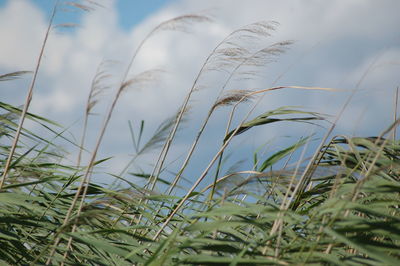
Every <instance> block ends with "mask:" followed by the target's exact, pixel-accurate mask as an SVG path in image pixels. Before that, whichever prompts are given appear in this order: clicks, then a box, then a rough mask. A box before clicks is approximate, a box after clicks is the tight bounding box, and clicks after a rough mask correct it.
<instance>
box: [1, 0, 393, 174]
mask: <svg viewBox="0 0 400 266" xmlns="http://www.w3.org/2000/svg"><path fill="white" fill-rule="evenodd" d="M53 3H54V1H51V0H8V1H7V0H0V36H2V37H1V38H2V40H1V50H0V73H9V72H13V71H20V70H33V69H34V67H35V64H36V60H37V56H38V53H39V50H40V46H41V43H42V41H43V38H44V34H45V29H46V26H47V23H48V20H49V16H50V13H51V10H52V6H53ZM86 3H88V2H86ZM97 3H99V4H100V5H99V6H94V5H90V3H89V4H88V5H90V6H91V7H93V9H92V10H90V12H85V11H82V10H77V9H73V8H72V7H71V6H64V7H65V8H67V10H65V8H64V9H60V10H59V11H58V13H57V14H56V18H55V25H61V24H66V23H69V24H72V23H73V24H76V27H73V28H72V29H66V28H62V27H54V28H53V30H52V31H51V35H50V38H49V40H48V44H47V46H46V50H45V56H44V58H43V62H42V65H41V68H40V72H39V76H38V80H37V84H36V87H35V92H34V97H33V100H32V104H31V108H30V111H31V112H33V113H36V114H38V115H42V116H45V117H48V118H50V119H53V120H55V121H57V122H59V123H61V124H62V125H63V126H65V127H66V128H68V134H69V136H70V137H71V138H72V139H74V140H76V141H78V140H79V138H80V136H81V129H82V121H83V113H84V108H85V102H86V99H87V95H88V93H89V89H90V84H91V82H92V80H93V78H94V76H95V74H96V70H97V69H98V66H99V65H100V64H101V63H102V62H104V61H106V62H111V61H112V63H111V65H110V66H109V67H108V68H107V71H109V73H110V75H111V77H110V78H109V80H107V82H109V84H110V85H115V84H117V83H118V81H119V79H120V78H121V76H122V73H124V69H125V68H126V67H127V65H128V62H129V59H130V58H131V57H132V55H133V53H134V51H135V49H136V48H137V47H138V45H139V43H140V42H141V40H143V38H144V37H145V36H146V34H147V33H149V32H150V31H151V30H152V29H153V28H154V27H156V26H157V25H158V24H159V23H161V22H163V21H165V20H168V19H171V18H174V17H176V16H180V15H184V14H201V15H206V16H209V17H210V18H212V22H203V23H197V24H193V25H190V27H189V28H190V30H189V31H190V33H189V34H188V33H187V32H179V31H164V32H160V33H158V34H156V35H155V36H153V37H152V38H150V39H149V40H148V41H147V42H146V43H145V45H144V46H143V48H142V49H141V51H140V52H139V54H138V57H137V58H136V60H135V61H134V63H133V65H132V67H131V69H130V71H129V76H130V77H133V76H134V75H136V74H138V73H140V72H142V71H145V70H149V69H152V68H157V69H163V72H162V73H161V74H160V77H159V79H158V81H157V82H154V83H152V84H148V86H146V87H145V88H140V89H137V88H134V89H132V90H129V91H127V92H126V93H124V94H123V97H122V98H121V99H120V101H119V103H118V106H117V108H116V110H115V113H114V116H113V119H112V121H111V123H110V126H109V129H108V131H107V133H106V136H105V140H104V143H103V145H102V147H101V149H100V154H99V157H100V158H104V157H108V156H110V154H111V155H113V156H114V157H113V159H111V160H110V162H108V164H105V165H106V166H105V168H104V169H106V171H110V172H118V171H119V170H120V169H122V168H123V167H124V166H125V165H126V163H127V161H129V159H130V158H131V157H130V156H132V154H134V149H133V145H132V142H131V136H130V133H129V126H128V121H131V122H132V124H133V126H134V129H135V130H137V129H138V127H139V125H140V121H141V120H145V131H144V132H145V134H144V140H146V139H148V138H149V137H150V136H151V134H152V132H154V130H155V129H156V128H157V126H158V125H159V124H160V123H161V122H162V121H163V120H164V119H166V118H168V117H170V116H171V115H173V114H174V113H175V112H176V111H177V110H178V108H179V106H180V105H181V104H182V102H183V99H184V97H185V95H186V94H187V92H188V90H189V89H190V87H191V86H192V84H193V81H194V79H195V77H196V75H197V74H198V72H199V70H200V68H201V66H202V64H203V63H204V61H205V59H206V58H207V56H208V55H209V54H210V52H211V51H212V50H213V49H214V48H215V46H216V45H217V44H218V43H219V42H220V41H221V40H223V39H224V38H225V37H226V36H227V35H228V34H229V33H230V32H232V31H234V30H235V29H238V28H240V27H242V26H244V25H248V24H250V23H254V22H257V21H274V22H278V23H279V26H277V27H276V30H275V31H274V32H271V33H272V35H271V36H270V37H268V38H260V40H258V41H257V42H254V43H250V44H247V45H249V49H250V48H251V49H257V47H264V46H268V45H271V44H273V43H275V42H281V41H287V40H291V41H293V44H292V45H291V46H290V48H289V49H288V50H287V52H285V53H284V54H282V55H280V56H279V57H277V58H276V60H274V62H271V63H269V64H267V65H266V66H263V67H260V68H259V69H257V70H258V75H257V76H255V77H253V78H252V79H251V80H247V79H234V80H232V81H231V82H230V83H229V84H228V86H227V87H228V88H227V89H246V88H268V87H270V86H273V85H279V86H291V85H293V86H317V87H329V88H337V89H340V91H337V92H317V91H314V92H311V91H296V90H282V91H278V92H271V93H268V95H266V96H265V97H264V98H263V99H262V100H261V102H260V104H259V105H258V106H257V108H256V109H255V111H254V112H253V113H252V115H251V117H255V116H257V115H259V114H261V113H263V112H265V111H267V110H272V109H274V108H277V107H280V106H289V105H295V106H303V107H304V108H306V109H307V110H310V111H311V110H312V111H317V112H321V113H324V114H327V115H330V118H329V119H328V120H329V121H331V122H332V121H333V120H334V117H335V116H336V115H337V113H338V112H339V111H340V109H341V106H343V104H344V102H345V100H346V98H347V97H348V96H349V94H350V92H351V91H352V90H354V89H359V91H358V92H357V93H356V94H355V97H354V98H353V100H352V102H351V103H350V105H349V107H348V108H347V109H346V111H345V113H344V114H343V116H342V117H341V119H340V120H339V122H338V125H337V129H336V131H335V134H345V135H350V136H356V135H357V136H371V135H379V133H380V132H381V131H382V130H383V129H385V128H387V127H388V126H389V125H390V123H391V122H392V121H393V113H394V104H393V103H394V94H395V90H396V87H398V86H400V78H399V77H400V75H399V74H398V73H399V70H400V31H399V29H398V25H400V17H399V16H398V10H400V2H399V1H397V0H381V1H373V0H352V1H348V0H331V1H324V0H309V1H300V0H290V1H273V0H246V1H239V0H202V1H196V0H170V1H167V0H148V1H130V0H98V1H97ZM220 70H223V69H220ZM30 78H31V76H29V75H28V76H26V77H24V78H23V79H20V80H16V81H12V82H6V83H2V84H0V95H1V97H0V98H1V101H5V102H7V103H10V104H14V105H22V104H23V102H24V97H25V94H26V91H27V89H28V86H29V82H30ZM226 79H227V74H226V73H225V72H224V71H209V72H207V73H206V74H204V75H203V76H202V78H201V79H200V81H199V84H200V85H201V89H200V90H199V91H196V92H195V93H194V95H193V97H192V99H191V102H190V105H191V111H190V113H189V116H188V122H186V123H185V126H184V127H183V129H182V130H181V131H180V133H179V138H178V140H177V141H176V142H175V143H174V145H173V149H172V151H171V154H170V156H169V159H168V161H169V162H171V165H175V168H176V167H178V166H179V164H180V163H181V161H182V158H183V157H184V155H185V154H186V153H187V150H188V149H189V145H190V143H191V142H192V141H193V139H194V136H195V134H196V132H197V130H198V128H199V126H200V122H201V121H203V119H204V118H205V116H206V114H207V112H208V110H209V108H210V107H211V106H212V104H213V103H214V101H215V97H216V95H217V94H218V91H219V90H220V88H221V86H222V85H223V84H224V81H225V80H226ZM113 93H114V91H113V89H110V90H108V91H107V92H105V93H104V95H102V97H101V100H100V104H99V105H98V106H96V109H95V111H96V113H97V114H98V115H96V116H93V117H91V120H90V127H89V132H88V136H89V137H88V146H87V149H88V150H91V149H92V148H93V144H94V140H95V139H96V136H97V134H98V131H99V127H100V126H101V123H102V121H103V115H104V111H105V110H106V108H107V106H108V105H109V104H110V100H111V99H112V95H113ZM250 107H251V104H249V105H244V106H242V107H241V108H240V110H241V112H240V115H238V117H236V120H235V121H236V122H238V121H240V119H241V118H242V117H243V116H244V115H245V113H246V111H247V110H248V109H249V108H250ZM229 112H230V109H229V107H225V108H221V109H218V110H217V112H216V113H215V114H214V115H213V117H212V118H211V120H210V124H209V126H208V127H207V130H206V132H205V135H204V137H203V138H202V140H201V142H200V148H199V149H198V150H197V151H196V153H195V157H194V158H195V159H194V160H193V162H194V163H192V164H191V165H189V167H188V171H187V175H189V176H191V175H194V173H196V172H198V171H200V170H201V169H203V168H204V167H205V166H206V165H207V164H208V162H209V160H210V158H211V157H212V155H213V154H215V152H216V151H217V148H218V147H219V146H220V144H221V140H222V138H223V134H224V126H225V123H226V120H227V116H228V115H229ZM322 126H324V128H323V127H322V128H318V127H317V128H314V127H311V126H310V125H306V126H305V125H292V124H284V123H282V124H279V125H272V126H265V127H259V128H257V129H254V130H250V131H249V132H246V133H244V134H243V135H242V136H240V137H238V138H237V139H236V140H235V141H234V142H233V143H232V149H231V152H232V153H233V156H232V157H231V164H233V162H234V161H238V160H241V159H245V158H251V156H252V154H253V152H254V150H255V149H260V150H262V151H263V156H264V157H265V156H268V155H271V154H272V153H273V152H274V151H277V150H279V149H282V148H283V147H284V146H285V145H286V146H288V145H290V144H292V143H294V142H295V141H296V140H297V139H298V138H299V137H300V136H305V135H309V134H311V133H313V132H315V131H317V132H318V133H319V134H320V135H323V133H324V132H325V131H326V128H327V127H328V126H329V122H326V123H325V124H322ZM32 127H34V126H32ZM36 130H40V129H36ZM324 130H325V131H324ZM271 143H274V144H271ZM65 145H67V144H66V143H65ZM235 147H240V148H235ZM311 147H312V146H311ZM261 148H262V149H261ZM68 150H69V155H68V158H69V160H70V162H71V163H72V162H74V161H75V160H76V155H77V151H76V148H75V149H74V148H73V147H69V148H68ZM310 152H311V151H310ZM155 154H157V151H154V152H152V153H150V154H148V155H145V156H143V157H142V158H140V160H139V162H141V165H150V164H151V162H152V160H151V158H153V157H154V155H155ZM85 158H87V155H86V157H85ZM247 166H248V165H247ZM142 168H144V169H145V170H146V171H148V169H150V168H151V167H150V166H149V167H142ZM131 170H132V171H139V170H138V169H135V168H133V169H131ZM107 178H108V177H104V176H103V177H102V180H105V179H107ZM188 178H189V179H190V177H188Z"/></svg>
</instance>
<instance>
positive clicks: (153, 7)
mask: <svg viewBox="0 0 400 266" xmlns="http://www.w3.org/2000/svg"><path fill="white" fill-rule="evenodd" d="M9 1H12V0H0V7H4V5H5V4H6V3H7V2H9ZM61 2H62V1H61ZM172 2H174V0H151V1H132V0H119V1H117V3H116V7H117V10H118V14H119V17H118V18H119V19H118V22H119V25H120V27H121V28H122V29H124V30H130V29H132V27H133V26H135V25H136V24H138V23H139V22H141V21H143V20H144V19H145V18H146V17H147V16H148V15H149V14H151V13H153V12H155V11H157V10H159V9H161V8H163V7H164V6H165V5H167V4H169V3H172ZM32 3H33V4H35V5H36V6H38V7H39V8H40V9H41V10H43V12H45V13H46V14H47V15H49V14H50V13H51V10H52V9H53V7H54V3H55V1H54V0H32ZM81 16H82V13H80V12H70V13H69V14H68V13H63V14H62V15H61V16H58V17H57V20H58V21H69V22H72V21H74V22H78V21H79V18H80V17H81ZM64 23H65V22H64Z"/></svg>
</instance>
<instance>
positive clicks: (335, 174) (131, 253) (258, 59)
mask: <svg viewBox="0 0 400 266" xmlns="http://www.w3.org/2000/svg"><path fill="white" fill-rule="evenodd" d="M63 4H65V3H61V2H58V1H57V3H56V4H55V7H54V11H53V14H52V17H51V20H50V22H49V26H48V30H47V32H46V34H45V38H44V41H43V45H42V48H41V51H40V54H39V56H38V61H37V65H36V69H35V70H34V72H33V78H32V82H31V86H30V87H29V88H28V92H27V97H26V102H25V104H24V106H23V107H22V108H20V107H16V106H11V105H9V104H7V103H5V102H0V109H1V110H2V111H1V113H0V139H1V141H0V165H1V169H2V171H1V172H2V177H1V181H0V245H1V248H0V262H1V264H6V265H309V264H310V265H398V264H399V263H400V212H399V205H400V194H399V192H400V171H399V170H400V142H399V140H398V139H397V137H396V128H397V126H398V124H399V122H400V121H399V119H398V118H397V113H396V111H395V112H394V119H393V123H392V124H391V125H387V128H383V129H382V130H381V133H380V134H378V135H377V136H371V137H354V136H344V135H336V136H332V135H331V134H332V132H333V129H334V128H335V126H336V122H337V119H339V118H340V117H341V116H342V113H343V111H344V110H345V109H346V107H347V105H348V104H349V103H350V101H351V99H352V98H353V97H354V93H353V94H351V95H350V96H349V98H348V99H347V100H346V102H345V103H344V105H343V108H342V109H341V110H338V114H337V115H336V118H335V120H334V122H333V123H331V124H330V125H329V128H328V129H325V128H321V132H320V133H321V134H322V135H323V136H324V137H323V138H322V139H320V140H319V141H318V142H317V145H316V147H317V148H316V149H315V150H314V151H313V152H312V153H311V155H310V152H309V150H310V148H309V144H310V143H311V142H312V141H314V142H315V140H314V139H313V136H304V137H301V138H300V139H298V141H295V142H294V143H288V144H287V147H285V148H283V149H281V150H279V151H276V152H274V153H273V154H269V155H265V154H264V155H259V154H258V153H257V152H256V151H255V152H254V158H248V161H250V162H253V163H252V167H251V168H249V169H247V170H242V171H236V170H233V169H234V168H235V167H234V165H233V166H232V167H231V169H232V170H231V171H228V172H226V173H223V171H222V168H223V166H224V158H225V157H226V155H225V154H224V153H225V151H226V150H227V148H228V147H230V145H231V143H232V140H234V139H235V138H236V137H237V136H238V135H242V136H245V135H246V134H247V131H256V130H258V128H259V127H268V126H270V125H271V124H275V123H278V124H279V123H280V122H285V123H290V124H293V125H294V126H295V125H296V124H297V123H311V124H318V123H320V122H322V121H325V119H326V116H325V115H324V114H320V113H317V112H311V111H305V110H304V109H302V108H300V107H292V106H282V107H280V108H277V109H274V110H266V111H265V112H263V113H261V114H255V113H254V110H257V109H256V107H257V106H258V104H259V102H260V101H262V99H263V97H262V96H263V95H264V94H268V93H273V91H277V90H282V91H287V93H290V91H293V90H312V91H322V92H326V93H337V92H335V91H336V90H334V89H331V88H324V87H322V86H321V87H304V86H279V84H278V83H279V80H277V81H276V83H277V84H274V85H273V86H272V87H269V88H246V89H241V90H229V89H228V88H229V87H230V85H231V83H233V82H234V80H235V79H252V78H256V77H257V75H259V74H260V73H262V72H260V69H262V68H263V67H264V66H266V65H269V64H271V63H273V62H274V61H276V60H278V59H279V56H280V55H281V54H282V53H284V52H285V51H286V50H287V49H289V48H290V46H291V45H292V43H293V42H292V41H290V40H283V41H280V42H276V43H270V42H269V40H270V39H269V38H270V36H271V35H272V34H273V33H274V31H275V30H277V28H278V26H279V24H278V23H277V22H271V21H260V22H256V23H253V24H249V25H245V26H243V27H242V28H239V29H237V30H235V31H233V32H232V33H231V34H229V35H228V36H226V37H225V38H223V39H222V40H221V42H220V43H219V44H218V45H217V46H216V47H215V48H214V49H213V50H212V51H210V53H209V55H208V57H207V58H206V59H205V60H204V63H203V65H202V66H201V67H200V70H199V72H198V75H197V76H196V78H195V80H194V81H193V84H192V86H191V87H190V88H188V91H187V95H186V97H185V100H184V102H183V103H182V105H181V106H179V108H178V112H177V113H176V114H175V115H173V116H172V117H170V118H169V119H167V120H166V121H164V122H162V123H161V124H160V127H159V128H158V129H157V130H156V132H155V134H154V135H153V136H152V137H146V139H147V140H148V141H147V142H146V143H143V134H144V133H143V128H144V122H142V123H141V126H140V127H139V130H138V131H137V132H136V131H135V130H134V128H133V126H132V125H131V124H130V130H131V135H132V142H133V144H134V147H135V151H136V155H134V156H133V158H132V160H131V161H130V162H129V163H128V164H127V165H126V167H125V168H124V169H123V170H122V171H121V172H120V173H113V177H114V178H115V180H116V181H115V182H110V184H109V185H104V184H102V185H100V184H98V183H96V178H95V177H96V175H97V174H98V173H99V171H100V170H99V169H98V168H96V167H97V166H99V165H101V164H102V163H104V161H105V160H107V159H104V158H98V151H99V149H101V147H102V146H101V145H102V142H103V137H104V134H105V132H106V131H107V129H108V125H109V122H110V121H111V119H113V113H114V109H115V108H116V106H117V105H118V102H119V100H120V97H123V92H124V91H126V90H128V89H134V88H141V87H151V85H152V82H153V81H154V80H156V79H157V78H158V76H159V74H160V70H159V69H149V70H144V71H143V72H141V73H139V74H136V75H133V76H130V74H129V73H130V72H129V70H130V68H131V66H132V65H133V64H135V59H136V56H137V55H138V54H139V53H140V51H141V48H142V46H143V45H145V43H146V42H147V41H148V40H150V39H151V38H152V37H153V36H154V35H156V34H158V33H159V32H164V31H171V30H172V31H185V32H186V31H188V30H189V29H190V27H191V25H193V24H194V23H209V22H210V21H211V20H212V19H211V18H210V17H208V16H205V15H199V14H189V15H183V16H180V17H176V18H173V19H171V20H168V21H165V22H163V23H161V24H160V25H158V26H157V27H155V28H154V29H153V30H152V31H151V32H150V33H149V34H148V35H147V36H146V37H144V38H143V41H142V42H141V43H140V45H139V46H138V48H137V49H136V50H135V51H133V53H132V54H133V56H132V57H131V59H130V63H129V65H128V66H127V68H126V69H125V72H124V73H123V75H122V79H121V81H120V83H119V84H118V85H117V86H116V87H112V86H111V85H109V84H108V83H107V78H109V75H110V74H109V73H108V72H107V67H108V66H109V64H110V63H112V62H108V61H107V62H103V63H102V64H101V65H100V66H99V69H98V72H97V74H96V76H95V77H94V78H93V82H92V86H91V88H89V92H88V98H87V104H86V107H83V108H82V109H83V117H84V125H83V127H82V137H81V139H80V141H79V143H74V145H75V146H73V148H75V149H76V148H77V149H78V150H79V155H78V158H76V163H75V164H71V163H69V164H67V163H65V161H66V160H64V159H65V158H64V156H65V155H63V153H60V152H59V151H60V150H61V149H62V147H59V146H58V145H56V144H55V143H56V142H55V140H56V139H58V138H64V139H68V137H67V136H66V134H65V132H64V129H63V128H62V127H61V129H60V126H59V125H58V124H57V123H55V122H53V121H50V120H48V119H46V118H44V117H41V116H38V115H35V114H32V113H30V112H29V104H30V101H31V99H32V96H33V95H34V88H35V80H36V77H37V75H38V74H39V70H40V64H41V59H42V57H43V51H45V49H46V43H47V37H48V35H49V34H51V31H52V30H53V28H54V27H55V26H57V25H53V18H54V16H56V15H57V12H59V11H58V10H59V9H58V8H59V6H60V5H63ZM67 4H69V6H70V7H71V8H75V9H79V10H84V11H88V12H89V11H90V12H92V11H93V10H94V9H95V8H98V7H99V5H98V4H97V3H96V1H82V2H77V1H75V2H68V3H67ZM215 71H220V72H224V73H228V76H227V78H226V79H225V82H224V83H223V85H222V86H221V87H220V88H219V90H220V91H219V94H218V96H217V98H216V99H214V100H213V103H210V104H211V108H210V110H209V111H208V113H207V115H206V118H205V119H204V121H200V122H199V124H198V127H199V130H198V132H197V134H196V136H195V137H194V138H193V142H192V144H191V145H190V146H189V147H188V152H187V154H186V156H185V159H184V160H183V161H182V162H181V163H182V164H181V166H180V167H179V170H178V171H177V172H174V174H173V178H172V179H170V178H169V175H165V173H166V172H168V171H173V170H172V169H171V170H169V169H168V167H169V165H168V164H167V163H166V162H167V158H168V155H169V153H170V149H171V147H172V146H173V145H174V143H175V141H176V138H177V134H176V133H177V132H178V130H184V129H181V126H182V122H183V121H185V119H190V118H189V116H188V115H187V114H188V109H189V108H190V105H191V103H192V102H191V99H192V97H193V95H195V94H196V92H197V91H198V90H200V89H203V88H202V86H201V84H200V83H201V80H202V78H203V77H204V76H206V75H208V73H210V72H215ZM25 74H27V72H25V71H18V72H14V73H6V74H2V75H0V82H12V80H14V79H16V78H20V77H23V76H24V75H25ZM225 77H226V76H225ZM350 89H353V88H350ZM357 89H358V88H355V89H353V90H354V91H356V90H357ZM105 90H109V91H113V92H114V97H113V98H112V100H111V103H110V108H109V109H108V110H107V112H106V113H105V114H103V115H104V123H103V125H102V127H101V128H99V130H98V136H97V140H96V144H95V147H94V148H93V150H89V152H90V157H89V160H88V162H84V160H83V159H82V152H84V151H85V152H87V151H88V147H86V141H85V139H86V137H87V136H86V135H87V134H86V132H87V126H88V120H89V119H90V117H91V113H92V110H93V108H94V107H95V106H96V105H97V104H98V103H99V101H100V100H99V99H100V98H99V95H101V94H102V93H103V92H104V91H105ZM397 97H398V93H396V101H395V104H394V105H395V110H396V109H397ZM239 105H248V106H249V107H250V108H249V111H248V112H246V113H243V112H239V111H238V110H237V107H238V106H239ZM219 108H230V111H229V115H228V116H227V117H226V119H225V121H222V122H224V123H226V129H225V132H224V133H223V132H222V133H223V137H222V138H221V139H220V140H219V141H220V143H221V146H220V148H219V149H218V151H217V152H216V153H215V154H214V155H213V156H212V157H210V158H208V159H207V160H208V165H207V167H205V168H204V169H203V170H202V171H201V172H198V173H190V176H191V177H192V178H191V179H189V180H186V182H190V188H185V187H184V186H181V183H182V179H183V173H185V170H186V168H187V166H188V165H189V164H190V163H195V162H192V158H193V157H192V155H193V152H194V151H196V149H198V145H199V143H200V142H199V140H200V139H201V138H202V136H203V134H204V132H205V131H206V130H208V128H207V126H208V124H209V121H210V119H211V117H212V116H213V115H214V112H215V110H217V109H219ZM234 117H236V118H237V119H236V120H235V119H233V118H234ZM25 120H31V121H32V122H33V123H36V124H37V125H38V126H40V127H43V128H45V129H46V130H47V131H48V133H49V137H45V138H43V137H42V136H39V135H37V134H35V133H34V132H32V131H30V130H28V129H27V128H26V127H25V126H24V121H25ZM237 120H238V121H239V122H237ZM149 151H153V152H154V151H156V152H157V156H155V157H154V158H153V165H154V167H153V169H151V170H149V172H148V173H137V174H136V178H142V179H143V180H145V182H144V183H143V184H142V185H138V183H137V182H134V181H133V180H132V179H131V178H130V177H127V176H126V173H127V172H128V170H129V169H130V168H131V167H132V166H133V165H135V164H137V161H136V158H137V157H139V156H140V155H142V154H144V153H148V152H149ZM110 156H112V155H110ZM206 177H209V180H213V182H211V183H208V184H207V183H205V182H204V180H205V178H206ZM135 180H136V179H135ZM160 191H164V192H160Z"/></svg>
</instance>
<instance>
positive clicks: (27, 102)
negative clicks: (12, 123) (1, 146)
mask: <svg viewBox="0 0 400 266" xmlns="http://www.w3.org/2000/svg"><path fill="white" fill-rule="evenodd" d="M58 4H59V0H57V2H56V3H55V4H54V7H53V11H52V13H51V16H50V20H49V24H48V27H47V30H46V34H45V37H44V40H43V43H42V47H41V49H40V53H39V57H38V60H37V63H36V68H35V72H34V73H33V77H32V81H31V84H30V86H29V89H28V93H27V96H26V98H25V104H24V108H23V110H22V113H21V117H20V120H19V124H18V128H17V131H16V133H15V136H14V140H13V143H12V145H11V150H10V153H9V154H8V158H7V162H6V164H5V166H4V171H3V175H2V177H1V179H0V189H2V188H3V185H4V182H5V180H6V178H7V174H8V172H9V170H10V165H11V161H12V158H13V156H14V153H15V149H16V148H17V144H18V140H19V137H20V135H21V131H22V126H23V124H24V121H25V117H26V114H27V112H28V109H29V105H30V103H31V101H32V96H33V88H34V87H35V83H36V78H37V75H38V73H39V69H40V65H41V62H42V58H43V54H44V50H45V47H46V44H47V39H48V37H49V35H50V31H51V27H52V25H53V20H54V17H55V15H56V12H57V7H58Z"/></svg>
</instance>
